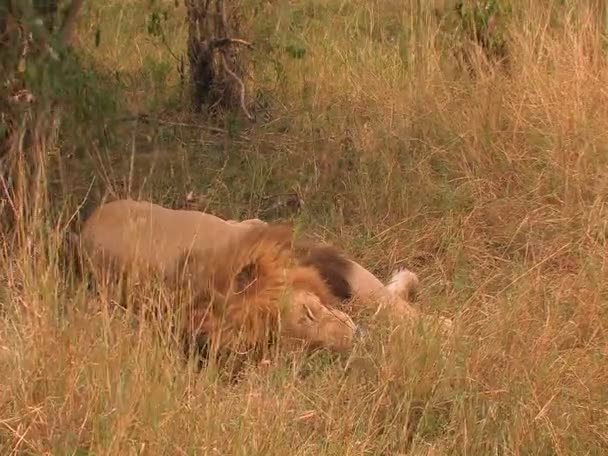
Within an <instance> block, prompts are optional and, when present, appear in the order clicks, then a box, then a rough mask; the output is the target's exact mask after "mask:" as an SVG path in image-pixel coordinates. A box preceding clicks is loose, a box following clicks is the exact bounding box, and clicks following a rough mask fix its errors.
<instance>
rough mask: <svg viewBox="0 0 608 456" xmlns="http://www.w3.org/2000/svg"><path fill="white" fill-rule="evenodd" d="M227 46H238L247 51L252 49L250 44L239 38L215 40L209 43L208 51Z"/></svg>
mask: <svg viewBox="0 0 608 456" xmlns="http://www.w3.org/2000/svg"><path fill="white" fill-rule="evenodd" d="M229 44H240V45H242V46H246V47H248V48H249V49H251V48H253V44H252V43H250V42H249V41H245V40H242V39H240V38H215V39H214V40H212V41H211V42H210V43H209V49H217V48H220V47H223V46H228V45H229Z"/></svg>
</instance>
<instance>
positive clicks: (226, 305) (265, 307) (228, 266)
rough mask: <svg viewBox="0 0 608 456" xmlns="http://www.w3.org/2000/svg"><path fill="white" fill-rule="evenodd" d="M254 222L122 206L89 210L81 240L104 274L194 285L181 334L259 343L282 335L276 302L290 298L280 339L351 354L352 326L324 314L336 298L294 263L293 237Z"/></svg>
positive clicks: (334, 312) (178, 285)
mask: <svg viewBox="0 0 608 456" xmlns="http://www.w3.org/2000/svg"><path fill="white" fill-rule="evenodd" d="M258 222H259V223H257V222H255V221H253V222H252V221H245V222H227V221H224V220H222V219H220V218H218V217H215V216H213V215H211V214H205V213H202V212H198V211H190V210H174V209H168V208H164V207H162V206H159V205H156V204H153V203H149V202H145V201H134V200H116V201H112V202H109V203H106V204H104V205H102V206H101V207H99V208H97V209H96V210H95V211H93V213H92V214H91V215H90V217H89V218H88V219H87V220H86V221H85V222H84V224H83V228H82V231H81V235H80V241H81V247H82V250H83V252H84V253H85V254H86V257H87V258H88V260H89V262H90V266H91V268H92V270H94V271H95V272H96V273H97V275H98V276H101V277H104V276H115V275H116V274H117V273H123V272H126V273H128V275H129V276H131V277H132V278H133V280H134V281H137V280H142V281H149V280H157V279H162V280H164V281H167V282H168V283H169V284H171V285H173V287H174V288H175V289H178V290H179V289H181V288H182V287H183V285H184V284H185V282H184V281H188V282H189V283H190V285H191V286H192V297H191V299H190V302H189V306H188V307H189V310H188V311H187V312H186V316H185V317H184V327H187V328H188V331H189V332H195V331H197V330H200V331H202V332H203V333H205V334H206V335H207V336H208V337H210V338H211V339H214V340H216V341H218V344H219V345H234V344H235V343H236V339H239V340H240V341H241V342H242V343H243V344H244V345H251V344H255V343H258V342H260V341H262V340H263V339H264V338H265V337H267V336H268V334H267V333H268V331H270V332H272V331H273V330H274V328H275V327H276V325H277V320H278V319H279V318H280V317H281V316H280V315H279V314H280V312H279V309H280V306H279V301H280V300H281V299H283V297H284V296H285V294H286V292H289V291H290V290H291V292H292V298H291V300H292V302H291V305H290V306H289V309H288V311H287V312H286V313H285V316H284V317H283V319H284V320H285V321H284V322H281V324H280V326H281V327H282V328H286V329H284V330H282V331H283V332H285V333H286V335H287V336H289V335H290V334H289V332H290V331H291V332H292V333H294V334H295V335H298V336H300V337H303V338H304V339H306V338H309V339H310V342H311V343H313V344H314V345H320V346H329V347H335V348H336V349H340V350H342V349H347V348H348V347H349V346H350V344H351V343H352V336H353V331H354V324H353V323H352V320H350V318H349V317H348V316H347V315H346V314H344V313H342V312H339V311H338V310H334V309H328V308H327V305H328V304H330V301H331V302H334V301H335V300H334V299H333V295H332V293H331V290H329V289H328V287H327V286H326V284H325V282H323V280H321V279H320V277H319V276H318V274H317V272H316V271H314V270H309V271H307V272H306V273H305V272H304V271H305V269H302V268H296V269H294V267H295V266H294V265H292V264H291V263H290V261H291V257H290V254H289V252H290V248H291V236H292V230H291V229H290V228H289V227H286V226H273V225H268V224H266V223H264V222H260V221H258ZM303 277H307V279H306V280H304V279H303ZM114 278H115V277H114ZM324 301H325V302H324ZM210 304H213V305H210ZM303 308H306V309H308V310H310V309H311V308H314V311H315V318H314V322H313V324H309V325H308V326H303V327H299V326H298V325H299V323H298V322H299V318H300V317H299V313H298V311H299V310H300V309H303ZM237 336H238V337H237ZM334 339H335V340H334Z"/></svg>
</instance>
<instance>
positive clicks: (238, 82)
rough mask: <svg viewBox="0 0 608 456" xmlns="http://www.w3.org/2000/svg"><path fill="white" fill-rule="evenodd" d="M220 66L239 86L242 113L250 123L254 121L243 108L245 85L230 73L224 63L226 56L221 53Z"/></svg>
mask: <svg viewBox="0 0 608 456" xmlns="http://www.w3.org/2000/svg"><path fill="white" fill-rule="evenodd" d="M221 56H222V65H223V66H224V70H225V71H226V73H228V74H229V75H230V76H232V77H233V78H234V80H235V81H236V82H237V84H238V85H239V87H240V89H241V93H240V99H241V109H242V110H243V113H244V114H245V115H246V116H247V118H248V119H249V120H251V121H253V120H255V119H254V117H253V116H252V115H251V114H249V111H248V110H247V106H245V84H243V81H241V78H239V77H238V76H237V75H236V73H235V72H234V71H232V70H231V69H230V68H229V67H228V62H227V61H226V56H225V55H224V54H223V53H222V54H221Z"/></svg>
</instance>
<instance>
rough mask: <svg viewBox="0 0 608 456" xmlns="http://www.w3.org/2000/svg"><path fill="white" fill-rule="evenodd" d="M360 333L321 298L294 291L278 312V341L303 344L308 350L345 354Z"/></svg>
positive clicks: (341, 314)
mask: <svg viewBox="0 0 608 456" xmlns="http://www.w3.org/2000/svg"><path fill="white" fill-rule="evenodd" d="M358 332H359V330H358V329H357V326H356V325H355V324H354V323H353V321H352V320H351V318H350V317H349V316H348V315H347V314H345V313H344V312H341V311H339V310H337V309H333V308H331V307H327V306H325V305H324V304H323V303H322V302H321V299H320V297H319V296H318V295H317V294H315V293H313V292H311V291H309V290H305V289H294V290H292V291H291V293H290V295H289V299H288V301H287V303H286V305H285V306H284V307H283V309H282V311H281V332H280V335H281V340H284V341H286V342H290V341H300V342H304V343H305V344H306V345H307V346H309V347H310V348H327V349H329V350H332V351H337V352H345V351H348V350H350V349H351V348H352V345H353V342H354V339H355V337H356V335H357V334H358Z"/></svg>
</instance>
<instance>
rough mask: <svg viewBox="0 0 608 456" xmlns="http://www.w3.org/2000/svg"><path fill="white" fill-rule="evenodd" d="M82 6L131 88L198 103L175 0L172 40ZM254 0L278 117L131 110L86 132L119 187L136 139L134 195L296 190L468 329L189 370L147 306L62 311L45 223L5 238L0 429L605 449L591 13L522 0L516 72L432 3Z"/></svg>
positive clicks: (308, 218) (169, 438)
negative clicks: (136, 310)
mask: <svg viewBox="0 0 608 456" xmlns="http://www.w3.org/2000/svg"><path fill="white" fill-rule="evenodd" d="M87 3H88V5H87V9H85V11H84V13H83V14H84V16H83V18H82V20H81V22H80V25H79V37H78V38H79V39H78V40H77V45H78V46H79V50H80V51H81V52H82V53H83V54H85V55H87V56H88V57H89V58H91V59H93V60H94V61H95V62H96V63H97V64H98V65H99V66H100V67H102V68H105V69H107V70H111V71H113V72H117V73H118V74H119V76H120V78H121V80H122V83H123V89H122V90H123V91H122V92H121V94H120V97H121V99H123V100H125V102H126V105H127V107H129V108H130V109H131V110H141V111H145V112H149V113H151V114H155V115H158V116H162V117H163V118H165V119H170V120H173V121H190V120H189V119H188V118H187V116H186V115H185V114H179V113H176V112H174V110H173V109H172V108H171V107H172V106H176V105H177V104H179V103H181V102H182V101H180V100H182V98H181V97H182V95H180V92H179V80H178V75H177V72H176V71H175V64H174V63H175V62H174V61H173V60H172V57H171V54H170V52H169V50H168V48H170V49H172V51H173V52H174V53H178V52H182V51H183V47H184V45H185V26H184V24H183V20H182V16H180V15H181V14H183V11H182V7H181V6H180V7H179V8H178V9H177V10H173V7H172V5H173V2H172V1H171V2H169V1H166V2H157V3H159V4H160V6H161V7H163V8H164V7H167V8H168V9H169V10H170V14H169V20H168V22H167V23H166V25H165V27H166V29H167V43H166V44H167V45H163V44H161V43H160V42H159V40H158V39H153V38H151V37H150V36H148V35H147V34H146V31H145V15H144V12H145V11H147V5H148V2H147V1H145V0H131V1H128V2H127V1H117V0H112V1H109V2H102V1H94V2H87ZM244 3H245V4H244V6H243V8H244V11H247V12H248V13H249V14H245V17H248V18H250V19H246V20H244V27H243V30H244V32H243V33H244V34H246V37H247V38H250V39H252V40H253V41H254V42H255V43H256V51H255V52H254V54H253V55H252V56H251V57H252V81H253V82H252V81H249V87H250V90H253V89H255V90H256V95H257V97H258V100H260V101H262V102H264V103H265V104H266V105H267V106H268V112H269V113H270V114H271V118H270V119H267V121H263V120H261V119H260V124H259V125H256V126H255V127H254V128H244V127H243V126H242V125H239V123H238V122H237V121H234V120H230V119H227V120H226V124H225V127H226V128H229V129H231V131H232V130H238V133H239V135H237V136H232V137H223V136H221V135H216V134H214V133H211V132H208V131H206V130H193V129H188V128H172V127H167V126H165V127H158V128H157V127H141V126H140V127H137V129H135V128H134V129H133V130H132V131H128V132H126V133H124V130H131V124H128V125H127V124H119V125H117V126H116V128H117V129H118V130H119V131H121V132H123V133H121V134H124V136H123V143H122V145H119V146H118V147H116V148H113V149H112V150H104V149H103V148H101V147H93V149H95V150H93V151H92V152H94V153H96V154H99V155H100V156H103V157H104V161H105V162H106V166H109V165H108V163H111V164H112V166H113V167H114V168H113V169H112V171H110V172H109V174H110V175H111V178H110V179H111V180H112V182H113V184H114V185H115V186H116V188H118V189H119V190H120V191H121V192H123V193H124V192H125V188H124V187H121V185H122V184H121V182H122V181H123V180H125V179H126V180H129V179H127V177H128V172H129V166H131V152H133V150H135V154H134V160H133V166H134V171H133V173H132V179H131V181H130V185H131V191H130V193H131V194H132V195H134V196H137V195H138V194H143V195H147V196H151V197H154V198H155V199H156V200H165V201H168V202H174V201H175V200H176V199H180V198H183V195H185V194H186V193H187V192H189V191H193V192H194V194H196V195H199V196H200V198H201V201H203V206H204V207H208V208H210V210H213V211H214V212H216V213H220V214H223V215H225V216H233V217H244V216H253V215H255V216H258V215H261V216H262V217H264V218H269V219H270V218H273V217H284V216H286V214H285V213H280V212H272V211H270V210H267V206H268V205H269V204H270V203H268V202H267V201H268V200H272V198H269V197H272V196H273V195H276V194H282V193H289V192H297V193H299V195H300V196H301V198H302V200H303V201H304V207H303V209H302V211H301V213H299V214H298V215H297V216H296V220H297V221H298V223H300V224H301V225H302V226H304V227H306V229H309V230H313V231H315V232H318V233H320V234H322V235H323V236H325V237H326V238H327V239H330V240H332V241H334V242H336V243H338V244H339V245H341V246H343V247H346V248H347V249H349V250H350V251H351V252H352V253H353V254H354V255H355V256H356V257H357V258H358V259H360V260H361V261H362V262H363V264H365V265H366V266H368V267H370V268H372V269H373V270H374V271H376V272H378V273H379V274H380V275H381V276H382V277H386V276H387V275H388V273H389V272H390V271H391V269H393V268H394V267H395V266H396V265H400V264H405V265H409V266H410V267H412V268H414V269H415V270H416V271H417V272H418V273H419V274H420V276H421V279H422V283H423V287H424V289H423V293H422V296H421V302H420V303H419V305H420V306H422V307H423V308H424V309H425V310H426V311H429V312H441V313H442V314H444V315H447V316H451V317H453V318H454V319H455V320H456V321H457V322H458V324H459V328H458V330H457V340H456V341H452V342H449V344H448V345H449V348H450V351H449V352H448V353H447V356H444V354H445V353H446V352H445V351H441V349H440V343H439V342H440V341H439V340H438V337H437V336H436V335H433V334H427V333H424V332H422V331H417V330H412V331H405V330H400V331H395V332H392V331H391V330H389V329H387V328H384V327H382V326H377V327H374V328H373V329H372V334H373V337H372V339H371V340H369V341H367V342H366V343H365V344H364V346H362V347H359V348H358V349H357V355H358V356H359V359H358V361H359V362H357V363H355V364H354V365H353V366H352V368H351V369H348V370H345V369H344V366H343V363H340V362H336V361H330V360H328V359H326V358H323V357H313V358H312V359H305V358H301V357H298V358H296V359H295V361H294V362H293V363H290V362H287V360H283V362H279V363H277V364H276V365H275V366H272V367H271V368H270V369H252V371H251V372H250V374H249V375H248V376H246V377H245V379H244V380H243V381H241V382H240V383H238V384H227V383H226V382H224V381H222V380H221V379H218V377H217V376H216V375H215V373H214V372H213V371H212V370H209V371H206V372H203V373H202V374H195V373H193V372H191V371H189V370H187V369H185V367H184V366H183V365H182V364H181V363H180V362H179V360H176V359H175V358H174V357H171V356H169V355H168V352H167V350H166V349H165V348H163V347H164V346H163V345H162V344H161V343H160V342H158V340H157V339H156V338H154V337H153V336H152V335H151V334H150V331H149V329H147V328H145V327H144V328H139V329H138V330H134V329H133V328H132V327H131V326H130V325H128V324H127V323H125V322H124V321H123V320H121V319H120V318H112V317H108V316H107V315H105V316H104V315H91V313H87V312H84V311H80V310H78V311H70V312H67V314H65V315H64V314H61V315H58V312H57V309H58V308H68V309H80V308H82V307H83V306H82V305H81V304H83V302H82V301H83V299H84V298H83V294H82V293H80V292H77V290H74V289H72V288H70V287H67V288H66V287H65V286H64V285H63V284H62V282H61V281H60V280H59V279H58V268H57V266H56V265H54V262H53V261H52V255H42V252H43V250H44V251H45V252H51V253H52V252H53V246H54V245H55V244H54V241H53V239H54V238H53V236H52V235H49V234H48V232H49V231H51V232H53V230H48V229H46V230H42V231H41V234H40V235H39V236H38V235H36V236H33V242H32V243H31V245H30V246H29V247H27V248H25V247H24V248H21V249H16V248H13V249H12V250H10V251H9V250H8V249H6V250H7V251H6V252H5V254H4V260H5V261H4V262H5V267H4V268H3V272H2V275H3V277H5V278H6V280H5V283H6V284H7V286H5V287H3V288H2V289H0V292H1V293H2V294H0V298H1V299H2V302H3V304H4V306H3V307H4V309H5V312H6V315H5V317H4V320H3V322H2V324H1V325H0V338H1V339H0V340H1V343H0V350H2V351H1V352H0V355H1V357H0V377H2V379H3V380H2V382H1V383H0V450H1V451H0V452H1V453H2V454H9V453H10V452H11V451H13V452H15V453H19V454H78V455H84V454H108V455H114V454H150V455H156V454H176V455H177V454H247V455H250V454H265V455H266V454H277V455H285V454H310V455H317V454H335V455H344V454H406V453H407V454H428V455H431V454H432V455H439V454H467V455H481V454H483V455H485V454H542V455H545V454H558V455H566V454H592V455H595V454H604V453H605V452H606V450H607V449H608V396H607V394H608V390H607V388H606V385H607V384H608V360H607V356H608V335H607V334H606V333H605V332H604V330H605V325H606V324H608V314H607V309H608V288H607V285H606V283H607V282H606V277H607V274H608V257H607V247H608V244H607V237H608V224H607V222H606V220H608V209H607V207H608V206H607V203H608V172H607V171H606V170H607V167H606V166H607V165H608V130H607V129H606V125H607V124H608V65H607V63H606V53H605V46H606V44H605V41H604V42H603V43H602V41H601V37H600V34H599V33H600V29H599V28H598V24H599V23H600V22H601V21H600V20H598V15H597V13H596V12H594V11H593V10H592V9H591V8H590V7H589V8H587V7H586V6H584V5H583V4H582V3H585V2H582V3H581V4H580V5H577V6H576V7H572V5H574V3H572V2H565V3H566V4H565V5H559V2H552V1H549V0H546V1H545V0H542V1H538V0H519V1H517V2H511V3H512V7H513V11H512V17H511V19H507V20H505V22H503V25H504V27H505V29H506V33H507V37H508V43H509V55H510V69H509V71H508V72H505V71H500V70H497V69H493V68H492V67H491V66H489V65H487V64H485V63H483V61H481V60H475V59H474V60H473V63H472V65H473V67H474V68H475V70H476V74H475V75H474V76H473V75H471V73H469V72H467V71H466V70H463V69H461V67H460V66H459V65H458V62H457V61H456V59H455V57H454V52H453V51H454V49H455V47H456V43H457V40H450V39H448V38H446V35H445V33H443V32H441V33H440V32H439V23H438V21H437V18H436V16H435V15H434V13H433V11H432V10H431V8H430V6H428V7H419V6H417V5H418V4H419V3H420V2H414V1H411V2H402V1H397V0H389V1H387V0H384V1H362V0H347V1H343V2H335V1H331V0H300V1H294V2H278V3H277V2H272V4H271V3H270V2H258V1H253V0H251V1H246V2H244ZM428 3H429V5H430V3H431V2H428ZM436 3H438V2H436ZM589 3H591V2H589ZM585 4H586V3H585ZM98 24H99V25H100V26H101V31H102V39H101V44H100V46H99V47H97V48H96V47H94V46H93V37H94V30H95V28H96V27H97V25H98ZM604 40H605V38H604ZM290 46H291V47H290ZM602 46H603V47H602ZM288 47H289V49H290V50H286V49H287V48H288ZM294 49H296V50H299V51H298V52H300V53H302V52H303V53H304V55H303V56H302V58H293V54H294V53H297V52H295V51H294ZM134 137H136V139H133V138H134ZM142 138H143V140H142ZM144 143H145V146H146V147H145V148H142V144H144ZM68 146H69V145H68ZM65 147H67V146H65ZM83 185H84V188H86V184H83ZM75 187H77V186H76V184H75ZM27 232H28V233H32V232H34V234H35V233H37V230H32V229H31V228H30V229H28V230H27ZM49 236H50V238H49ZM43 247H45V248H44V249H43ZM28 249H30V250H28ZM49 256H50V257H51V261H49V260H48V259H46V260H45V258H47V257H49ZM302 373H306V374H307V375H301V374H302Z"/></svg>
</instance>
